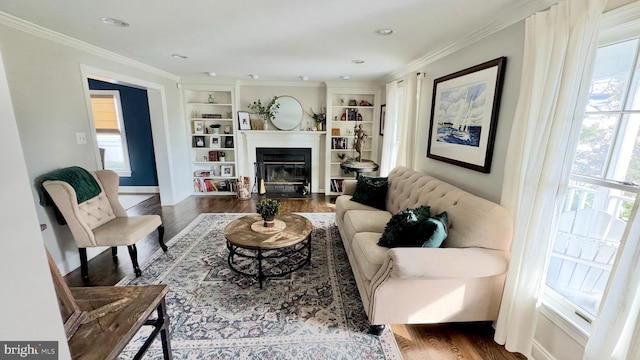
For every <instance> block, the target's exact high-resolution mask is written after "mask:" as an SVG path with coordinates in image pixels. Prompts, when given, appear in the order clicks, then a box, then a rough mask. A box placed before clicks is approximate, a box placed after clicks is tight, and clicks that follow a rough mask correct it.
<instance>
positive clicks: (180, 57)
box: [171, 54, 187, 59]
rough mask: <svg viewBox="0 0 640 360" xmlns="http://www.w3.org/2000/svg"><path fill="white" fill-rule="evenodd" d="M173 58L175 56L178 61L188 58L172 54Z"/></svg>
mask: <svg viewBox="0 0 640 360" xmlns="http://www.w3.org/2000/svg"><path fill="white" fill-rule="evenodd" d="M171 56H173V57H174V58H176V59H186V58H187V57H186V56H184V55H180V54H171Z"/></svg>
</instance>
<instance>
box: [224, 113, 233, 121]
mask: <svg viewBox="0 0 640 360" xmlns="http://www.w3.org/2000/svg"><path fill="white" fill-rule="evenodd" d="M225 114H226V115H227V119H231V117H232V116H233V113H232V112H231V111H227V112H226V113H225Z"/></svg>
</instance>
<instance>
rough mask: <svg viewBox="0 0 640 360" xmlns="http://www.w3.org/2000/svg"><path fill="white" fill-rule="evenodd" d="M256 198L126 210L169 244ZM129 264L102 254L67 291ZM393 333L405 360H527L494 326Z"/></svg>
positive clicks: (321, 202) (286, 203) (320, 198)
mask: <svg viewBox="0 0 640 360" xmlns="http://www.w3.org/2000/svg"><path fill="white" fill-rule="evenodd" d="M257 200H258V199H257V197H256V196H254V197H253V198H252V199H251V200H244V201H241V200H236V199H235V198H233V197H204V196H202V197H195V196H191V197H189V198H187V199H186V200H184V201H182V202H180V203H179V204H177V205H175V206H160V200H159V197H158V195H155V196H154V197H153V198H151V199H149V200H146V201H144V202H142V203H141V204H138V205H137V206H135V207H133V208H131V209H129V210H127V213H128V214H129V215H144V214H158V215H160V216H162V222H163V224H164V227H165V237H164V239H165V241H168V240H169V239H171V238H172V237H174V236H175V235H176V234H177V233H178V232H180V230H182V229H183V228H184V227H185V226H187V225H188V224H189V223H190V222H191V221H192V220H193V219H195V217H196V216H198V215H199V214H200V213H252V212H255V206H256V203H257ZM334 200H335V198H334V197H326V198H325V196H324V195H322V194H313V197H311V198H308V199H282V211H286V212H335V205H334V204H333V203H332V201H334ZM157 236H158V235H157V232H154V233H153V234H152V235H149V236H148V237H147V238H145V239H144V240H141V241H139V242H138V243H137V247H138V261H139V262H140V264H143V263H145V262H146V261H147V259H148V258H149V257H150V256H151V254H153V253H154V252H155V251H156V250H158V249H159V248H160V246H159V245H158V237H157ZM132 273H133V267H132V266H131V260H130V259H129V256H128V254H127V253H126V252H125V251H120V253H119V256H118V262H117V263H114V261H113V260H112V258H111V251H108V250H107V251H104V252H103V253H101V254H100V255H98V256H96V257H95V258H93V259H91V260H90V261H89V279H90V284H83V282H82V279H81V278H80V269H76V270H74V271H72V272H71V273H69V274H67V276H65V280H66V281H67V284H68V285H69V286H86V285H89V286H105V285H106V286H110V285H115V284H116V283H117V282H118V281H120V279H122V278H123V277H124V276H126V275H129V274H132ZM391 329H392V330H393V333H394V335H395V337H396V341H397V343H398V346H399V347H400V350H401V352H402V355H403V357H404V359H405V360H418V359H420V360H448V359H457V360H466V359H473V360H487V359H495V360H498V359H505V360H520V359H526V357H524V356H523V355H521V354H517V353H510V352H508V351H507V350H505V349H504V347H503V346H500V345H498V344H496V343H495V342H494V341H493V328H492V327H491V324H490V323H454V324H438V325H392V326H391Z"/></svg>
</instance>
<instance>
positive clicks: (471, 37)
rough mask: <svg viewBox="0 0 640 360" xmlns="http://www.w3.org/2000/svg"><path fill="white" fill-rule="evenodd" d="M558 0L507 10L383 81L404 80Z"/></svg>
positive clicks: (533, 2)
mask: <svg viewBox="0 0 640 360" xmlns="http://www.w3.org/2000/svg"><path fill="white" fill-rule="evenodd" d="M557 2H558V0H541V1H528V2H525V3H524V4H517V5H513V6H511V8H508V9H507V10H505V11H504V12H503V13H502V14H501V15H500V16H499V17H498V20H496V21H494V22H491V23H488V24H487V25H485V26H482V27H480V28H478V29H476V30H474V31H472V32H470V33H469V34H467V35H465V36H463V37H462V38H461V39H459V40H458V41H456V42H454V43H452V44H450V45H447V46H445V47H443V48H440V49H437V50H435V51H432V52H430V53H428V54H427V55H425V56H423V57H421V58H419V59H417V60H414V61H412V62H410V63H409V64H407V65H405V66H403V67H401V68H399V69H397V70H395V71H393V72H391V73H389V74H387V75H385V76H384V77H383V78H382V80H383V82H384V83H388V82H391V81H394V80H397V79H400V78H402V76H404V75H405V74H408V73H410V72H416V71H421V70H422V69H423V68H424V67H425V66H426V65H428V64H430V63H432V62H434V61H436V60H440V59H442V58H444V57H445V56H448V55H451V54H453V53H455V52H456V51H458V50H461V49H464V48H465V47H467V46H469V45H471V44H473V43H475V42H477V41H479V40H481V39H483V38H485V37H487V36H489V35H492V34H494V33H496V32H498V31H500V30H502V29H505V28H507V27H508V26H511V25H513V24H515V23H517V22H518V21H521V20H523V19H525V18H527V17H528V16H530V15H531V14H534V13H536V12H538V11H541V10H544V9H547V8H549V7H550V6H552V5H554V4H556V3H557Z"/></svg>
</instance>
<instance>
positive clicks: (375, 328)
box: [369, 324, 384, 336]
mask: <svg viewBox="0 0 640 360" xmlns="http://www.w3.org/2000/svg"><path fill="white" fill-rule="evenodd" d="M383 330H384V324H383V325H371V326H369V334H371V335H375V336H380V334H382V331H383Z"/></svg>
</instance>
